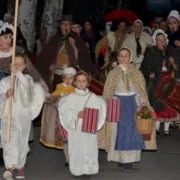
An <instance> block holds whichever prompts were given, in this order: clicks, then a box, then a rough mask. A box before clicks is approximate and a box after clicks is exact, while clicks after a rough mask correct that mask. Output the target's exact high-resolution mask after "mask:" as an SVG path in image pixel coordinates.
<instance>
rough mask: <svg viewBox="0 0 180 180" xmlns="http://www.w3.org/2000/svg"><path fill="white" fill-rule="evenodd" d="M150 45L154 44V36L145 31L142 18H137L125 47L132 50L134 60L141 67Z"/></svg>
mask: <svg viewBox="0 0 180 180" xmlns="http://www.w3.org/2000/svg"><path fill="white" fill-rule="evenodd" d="M148 46H152V38H151V36H150V35H148V34H147V33H145V32H143V23H142V21H141V20H139V19H138V20H136V21H135V22H134V24H133V33H131V34H130V35H128V37H127V38H126V40H125V42H124V43H123V47H128V48H129V49H131V52H132V60H133V62H134V63H135V65H136V68H137V69H139V67H140V65H141V62H142V60H143V57H144V52H145V50H146V48H147V47H148Z"/></svg>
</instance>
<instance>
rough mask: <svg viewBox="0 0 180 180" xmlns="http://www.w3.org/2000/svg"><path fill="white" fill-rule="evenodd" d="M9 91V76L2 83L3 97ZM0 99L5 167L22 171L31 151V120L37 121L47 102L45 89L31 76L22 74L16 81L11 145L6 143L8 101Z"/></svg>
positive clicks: (0, 88) (0, 92) (0, 84)
mask: <svg viewBox="0 0 180 180" xmlns="http://www.w3.org/2000/svg"><path fill="white" fill-rule="evenodd" d="M9 88H10V77H6V78H3V79H2V80H1V81H0V94H1V97H3V95H4V96H5V93H6V92H7V90H8V89H9ZM3 99H5V98H0V100H1V103H0V104H1V105H0V119H1V146H2V148H3V158H4V162H5V166H6V168H7V169H8V168H15V169H21V168H23V167H24V165H25V163H26V157H27V154H28V152H29V146H28V139H29V133H30V128H31V121H32V120H33V119H35V118H36V117H37V116H38V115H39V113H40V111H41V108H42V105H43V102H44V99H45V98H44V91H43V89H42V87H41V86H40V85H39V84H37V83H34V82H33V79H32V78H31V77H30V76H29V75H23V74H22V73H19V74H18V75H17V76H16V80H15V91H14V98H13V104H12V119H11V128H10V142H9V143H7V141H6V140H7V139H6V137H7V122H8V104H9V103H8V102H9V100H6V99H5V101H3V102H2V100H3Z"/></svg>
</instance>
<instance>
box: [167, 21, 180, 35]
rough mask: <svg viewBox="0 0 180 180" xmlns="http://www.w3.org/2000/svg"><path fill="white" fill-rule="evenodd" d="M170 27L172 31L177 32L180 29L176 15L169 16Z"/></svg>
mask: <svg viewBox="0 0 180 180" xmlns="http://www.w3.org/2000/svg"><path fill="white" fill-rule="evenodd" d="M168 27H169V29H170V30H171V32H176V31H177V30H178V29H179V21H178V20H177V19H176V18H174V17H171V18H169V20H168Z"/></svg>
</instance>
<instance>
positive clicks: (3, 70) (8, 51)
mask: <svg viewBox="0 0 180 180" xmlns="http://www.w3.org/2000/svg"><path fill="white" fill-rule="evenodd" d="M13 31H14V27H13V26H12V25H11V24H8V23H3V22H2V23H0V80H1V79H2V78H4V77H6V76H9V75H10V64H11V61H12V40H13ZM17 49H18V51H22V50H23V49H21V48H17ZM26 60H27V62H26V63H27V69H26V72H27V71H28V73H29V74H30V75H31V76H32V77H33V79H34V80H35V81H36V82H41V84H42V86H43V87H44V89H45V90H46V91H48V88H47V86H46V84H45V82H44V81H43V80H42V78H41V76H40V74H39V73H38V72H37V70H36V69H35V68H34V67H33V65H32V63H31V62H30V61H29V60H28V58H27V57H26ZM30 140H32V137H30ZM0 165H2V166H3V159H2V149H0Z"/></svg>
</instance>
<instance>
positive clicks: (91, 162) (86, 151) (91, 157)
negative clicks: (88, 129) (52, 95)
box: [58, 89, 106, 176]
mask: <svg viewBox="0 0 180 180" xmlns="http://www.w3.org/2000/svg"><path fill="white" fill-rule="evenodd" d="M89 96H90V92H89V90H88V89H87V90H85V91H83V90H78V89H75V93H73V94H70V95H69V96H66V97H64V98H62V99H61V100H60V102H59V107H58V110H59V119H60V122H61V124H62V126H63V127H64V128H65V129H66V131H67V132H68V145H69V165H70V171H71V173H72V174H73V175H75V176H80V175H84V174H88V175H90V174H97V173H98V170H99V164H98V145H97V135H96V134H89V133H84V132H82V131H81V130H82V119H78V113H79V112H80V111H82V110H83V109H84V106H85V104H86V102H87V104H86V107H89V108H95V109H98V110H99V118H98V128H97V129H98V130H100V129H101V127H102V126H103V124H104V122H105V117H106V103H105V101H104V100H103V99H102V98H101V97H99V96H96V95H95V94H93V93H92V94H91V96H90V97H89ZM88 98H89V99H88ZM77 120H78V121H77ZM76 121H77V124H76V126H75V122H76ZM75 127H76V128H75Z"/></svg>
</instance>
